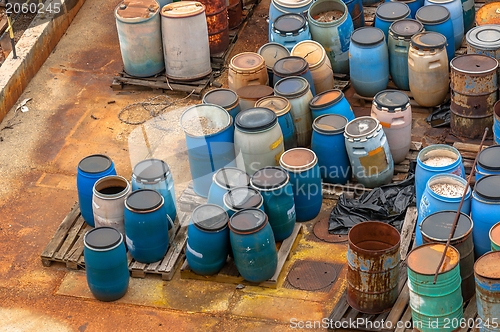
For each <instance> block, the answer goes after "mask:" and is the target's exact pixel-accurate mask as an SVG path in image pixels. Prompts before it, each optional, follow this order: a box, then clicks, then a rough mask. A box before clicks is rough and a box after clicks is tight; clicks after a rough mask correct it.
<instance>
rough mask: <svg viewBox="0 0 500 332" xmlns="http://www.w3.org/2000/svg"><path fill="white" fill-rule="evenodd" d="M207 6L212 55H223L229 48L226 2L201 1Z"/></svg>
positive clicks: (220, 0) (215, 0) (218, 0)
mask: <svg viewBox="0 0 500 332" xmlns="http://www.w3.org/2000/svg"><path fill="white" fill-rule="evenodd" d="M199 2H200V3H202V4H203V5H204V6H205V15H206V18H207V28H208V44H209V47H210V54H220V53H223V52H224V51H225V50H226V49H227V47H228V46H229V21H228V16H227V15H228V13H227V5H226V0H200V1H199Z"/></svg>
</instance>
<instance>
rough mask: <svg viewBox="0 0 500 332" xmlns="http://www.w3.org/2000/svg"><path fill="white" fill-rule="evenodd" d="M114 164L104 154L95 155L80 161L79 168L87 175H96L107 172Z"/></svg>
mask: <svg viewBox="0 0 500 332" xmlns="http://www.w3.org/2000/svg"><path fill="white" fill-rule="evenodd" d="M112 164H113V162H112V161H111V159H110V158H109V157H108V156H105V155H103V154H93V155H90V156H87V157H85V158H83V159H82V160H80V162H79V163H78V168H79V169H80V170H81V171H82V172H85V173H90V174H95V173H101V172H104V171H107V170H108V169H109V168H110V167H111V165H112Z"/></svg>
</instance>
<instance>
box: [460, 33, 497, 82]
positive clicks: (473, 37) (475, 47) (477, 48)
mask: <svg viewBox="0 0 500 332" xmlns="http://www.w3.org/2000/svg"><path fill="white" fill-rule="evenodd" d="M465 39H466V40H467V54H484V55H487V56H489V57H491V58H493V59H497V60H499V61H500V26H499V25H498V24H485V25H479V26H476V27H474V28H472V29H470V30H469V31H468V32H467V33H466V35H465ZM497 81H500V80H497Z"/></svg>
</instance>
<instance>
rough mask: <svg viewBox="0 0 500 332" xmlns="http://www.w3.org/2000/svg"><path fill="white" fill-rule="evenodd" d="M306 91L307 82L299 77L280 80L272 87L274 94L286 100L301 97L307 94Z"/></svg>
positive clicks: (307, 88) (307, 87)
mask: <svg viewBox="0 0 500 332" xmlns="http://www.w3.org/2000/svg"><path fill="white" fill-rule="evenodd" d="M307 90H309V82H308V81H307V80H306V79H305V78H303V77H300V76H289V77H285V78H282V79H281V80H279V81H278V82H276V84H275V85H274V91H275V93H276V94H278V95H280V96H283V97H287V98H294V97H298V96H302V95H303V94H305V93H307Z"/></svg>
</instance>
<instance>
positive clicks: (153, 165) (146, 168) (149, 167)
mask: <svg viewBox="0 0 500 332" xmlns="http://www.w3.org/2000/svg"><path fill="white" fill-rule="evenodd" d="M169 173H170V167H168V165H167V163H166V162H164V161H163V160H160V159H146V160H143V161H141V162H139V163H137V165H135V167H134V171H133V173H132V176H133V177H135V178H136V179H137V181H139V182H150V183H156V182H159V181H160V180H164V179H166V178H167V176H168V174H169Z"/></svg>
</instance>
